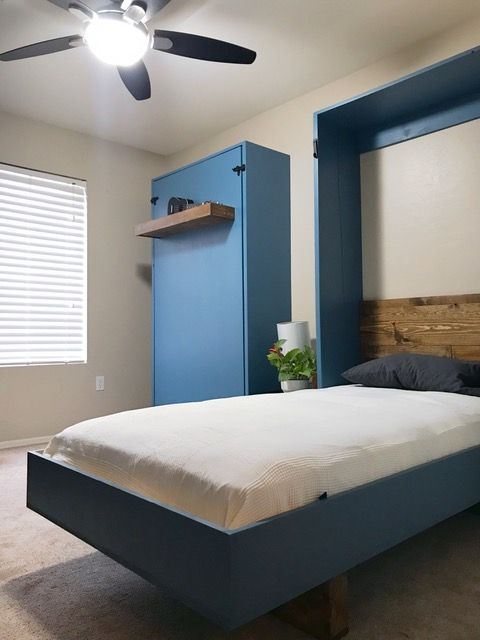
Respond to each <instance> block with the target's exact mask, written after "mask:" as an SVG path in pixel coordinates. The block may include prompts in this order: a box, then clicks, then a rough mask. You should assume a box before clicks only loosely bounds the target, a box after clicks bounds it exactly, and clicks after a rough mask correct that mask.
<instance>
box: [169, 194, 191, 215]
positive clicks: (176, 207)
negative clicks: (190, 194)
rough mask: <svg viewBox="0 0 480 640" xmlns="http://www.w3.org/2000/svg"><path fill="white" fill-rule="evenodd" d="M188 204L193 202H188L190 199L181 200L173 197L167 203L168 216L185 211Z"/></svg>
mask: <svg viewBox="0 0 480 640" xmlns="http://www.w3.org/2000/svg"><path fill="white" fill-rule="evenodd" d="M189 204H193V200H190V198H181V197H179V196H174V197H173V198H170V200H169V201H168V210H167V213H168V215H171V214H172V213H178V212H179V211H185V209H186V208H187V207H188V205H189Z"/></svg>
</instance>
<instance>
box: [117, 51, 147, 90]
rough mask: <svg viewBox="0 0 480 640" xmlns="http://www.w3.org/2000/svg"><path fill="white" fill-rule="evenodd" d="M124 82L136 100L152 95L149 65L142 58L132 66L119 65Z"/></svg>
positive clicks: (119, 71)
mask: <svg viewBox="0 0 480 640" xmlns="http://www.w3.org/2000/svg"><path fill="white" fill-rule="evenodd" d="M117 69H118V73H119V74H120V78H121V79H122V80H123V84H124V85H125V86H126V87H127V89H128V90H129V91H130V93H131V94H132V96H133V97H134V98H135V100H148V98H150V96H151V95H152V90H151V87H150V78H149V77H148V71H147V67H146V66H145V64H144V62H142V61H141V60H140V62H137V64H134V65H132V66H131V67H117Z"/></svg>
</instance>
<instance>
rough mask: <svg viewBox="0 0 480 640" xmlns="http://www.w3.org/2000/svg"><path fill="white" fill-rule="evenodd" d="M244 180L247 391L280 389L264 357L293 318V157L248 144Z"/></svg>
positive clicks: (271, 368)
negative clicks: (284, 324) (282, 324)
mask: <svg viewBox="0 0 480 640" xmlns="http://www.w3.org/2000/svg"><path fill="white" fill-rule="evenodd" d="M245 151H246V153H245V157H246V166H247V170H246V173H245V182H244V201H245V205H246V212H247V215H246V216H245V220H244V224H245V234H244V243H245V262H244V269H245V291H246V292H247V295H246V298H245V302H246V322H245V332H246V336H245V338H246V344H247V352H246V371H247V376H246V384H247V393H249V392H251V391H252V392H254V393H263V392H268V391H275V390H278V389H279V383H278V380H277V372H276V370H275V369H274V368H273V367H272V366H271V365H270V364H269V362H268V361H267V359H266V357H265V355H266V352H267V350H268V348H269V347H270V346H271V344H272V343H273V342H274V341H275V340H276V339H277V331H276V324H277V322H283V321H287V320H290V319H291V314H292V310H291V295H290V281H291V270H290V266H291V257H290V158H289V156H287V155H285V154H283V153H277V152H272V151H271V150H270V149H266V148H265V147H260V146H258V145H255V144H252V143H250V142H246V143H245Z"/></svg>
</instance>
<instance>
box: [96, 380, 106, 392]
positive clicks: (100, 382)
mask: <svg viewBox="0 0 480 640" xmlns="http://www.w3.org/2000/svg"><path fill="white" fill-rule="evenodd" d="M95 389H96V390H97V391H104V390H105V376H97V377H96V378H95Z"/></svg>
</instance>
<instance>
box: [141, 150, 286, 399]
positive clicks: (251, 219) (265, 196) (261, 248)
mask: <svg viewBox="0 0 480 640" xmlns="http://www.w3.org/2000/svg"><path fill="white" fill-rule="evenodd" d="M235 169H236V170H235ZM152 195H153V201H154V202H155V204H154V205H153V217H154V218H158V217H159V216H164V215H167V204H168V200H169V199H170V198H171V197H173V196H181V197H186V198H190V199H191V200H194V201H195V202H204V201H207V200H211V201H214V202H221V203H222V204H225V205H228V206H231V207H233V208H234V209H235V220H234V221H233V222H232V221H222V222H220V223H217V224H216V225H214V226H206V227H202V228H198V229H191V230H188V231H183V232H181V233H178V234H175V235H171V236H168V237H166V238H161V239H155V240H154V241H153V285H152V291H153V385H154V389H153V393H154V403H155V404H168V403H175V402H189V401H194V400H205V399H209V398H220V397H227V396H236V395H244V394H251V393H264V392H268V391H274V390H276V389H278V383H277V381H276V375H275V371H274V370H273V369H272V368H271V367H270V365H269V364H268V362H267V360H266V358H265V353H266V350H267V349H268V347H269V346H270V344H271V343H272V342H273V341H274V340H275V338H276V326H275V325H276V323H277V322H280V321H283V320H289V319H290V316H291V293H290V162H289V157H288V156H286V155H284V154H282V153H278V152H276V151H272V150H271V149H266V148H264V147H259V146H258V145H254V144H252V143H249V142H244V143H241V144H239V145H237V146H235V147H232V148H230V149H226V150H224V151H221V152H219V153H217V154H215V155H212V156H210V157H208V158H205V159H204V160H201V161H199V162H196V163H194V164H191V165H188V166H186V167H183V168H182V169H179V170H177V171H174V172H173V173H169V174H167V175H165V176H161V177H160V178H157V179H155V180H154V181H153V183H152Z"/></svg>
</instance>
